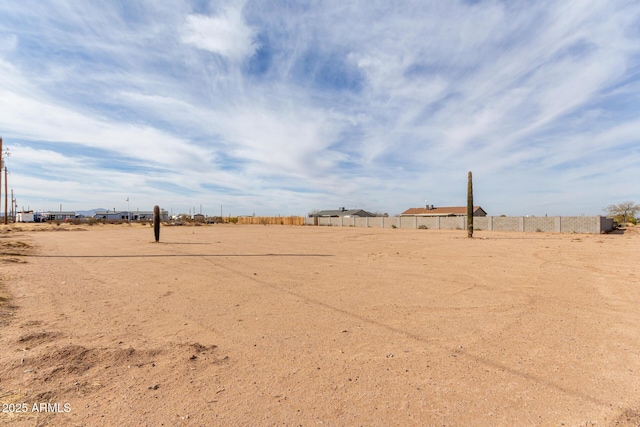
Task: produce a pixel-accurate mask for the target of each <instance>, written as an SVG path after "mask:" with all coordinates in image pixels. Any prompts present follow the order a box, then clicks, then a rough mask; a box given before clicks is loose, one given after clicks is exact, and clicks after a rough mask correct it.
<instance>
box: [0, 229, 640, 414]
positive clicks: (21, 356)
mask: <svg viewBox="0 0 640 427" xmlns="http://www.w3.org/2000/svg"><path fill="white" fill-rule="evenodd" d="M52 228H53V229H57V230H58V231H54V230H52ZM152 240H153V231H152V229H151V228H150V227H148V226H146V227H143V226H127V225H120V226H104V225H96V226H92V227H89V226H64V225H63V226H60V227H51V226H45V225H41V226H39V227H38V226H35V225H34V226H30V227H24V226H23V227H20V226H12V227H9V228H7V227H5V228H0V403H2V404H3V408H2V409H3V412H2V413H0V425H12V426H13V425H15V426H44V425H52V426H100V425H104V426H114V425H120V426H160V425H165V426H183V425H184V426H209V425H224V426H229V425H256V426H257V425H260V426H262V425H265V426H269V425H304V426H308V425H319V424H322V425H331V426H338V425H340V426H342V425H348V426H359V425H363V426H388V425H419V426H425V425H430V426H462V425H465V426H466V425H492V426H526V425H536V426H537V425H544V426H561V425H566V426H591V425H597V426H637V425H639V424H640V270H639V269H638V262H637V258H638V254H640V250H639V248H640V233H638V232H637V231H635V230H628V231H627V232H626V233H625V234H622V235H581V234H572V235H554V234H544V233H498V232H495V233H494V232H477V233H476V237H475V238H474V239H472V240H469V239H466V238H465V232H464V231H436V230H399V229H398V230H393V229H367V228H333V227H294V226H262V225H255V226H249V225H247V226H239V225H213V226H201V227H164V228H163V229H162V234H161V243H153V242H152ZM18 410H20V411H21V412H17V411H18Z"/></svg>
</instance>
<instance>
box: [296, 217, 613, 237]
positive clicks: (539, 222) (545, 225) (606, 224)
mask: <svg viewBox="0 0 640 427" xmlns="http://www.w3.org/2000/svg"><path fill="white" fill-rule="evenodd" d="M313 223H314V218H309V221H307V220H305V224H309V225H312V224H313ZM318 225H323V226H328V225H330V226H334V227H375V228H393V227H394V226H395V227H396V228H405V229H415V228H419V227H420V226H421V225H424V226H426V227H427V228H428V229H435V230H439V229H440V230H466V225H467V218H466V217H464V216H458V217H428V216H424V217H420V216H419V217H409V216H407V217H369V218H358V217H352V218H341V217H334V218H326V217H322V218H318ZM473 226H474V228H475V229H476V230H486V231H521V232H536V231H542V232H546V233H595V234H599V233H601V232H608V231H611V230H613V220H612V219H610V218H603V217H600V216H591V217H589V216H563V217H559V216H555V217H522V216H511V217H497V216H493V217H492V216H487V217H474V218H473Z"/></svg>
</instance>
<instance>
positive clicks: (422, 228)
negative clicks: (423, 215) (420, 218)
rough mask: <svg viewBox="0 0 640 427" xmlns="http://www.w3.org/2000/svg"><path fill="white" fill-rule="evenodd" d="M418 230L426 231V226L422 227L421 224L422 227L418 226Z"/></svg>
mask: <svg viewBox="0 0 640 427" xmlns="http://www.w3.org/2000/svg"><path fill="white" fill-rule="evenodd" d="M418 229H419V230H426V229H427V226H426V225H424V224H422V225H419V226H418Z"/></svg>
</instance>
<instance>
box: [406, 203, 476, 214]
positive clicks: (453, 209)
mask: <svg viewBox="0 0 640 427" xmlns="http://www.w3.org/2000/svg"><path fill="white" fill-rule="evenodd" d="M400 216H467V207H466V206H447V207H444V206H443V207H434V206H433V205H427V206H425V207H424V208H409V209H407V210H406V211H404V212H402V213H401V214H400ZM473 216H487V213H486V212H485V210H484V209H482V208H481V207H480V206H474V207H473Z"/></svg>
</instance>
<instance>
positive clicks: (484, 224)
mask: <svg viewBox="0 0 640 427" xmlns="http://www.w3.org/2000/svg"><path fill="white" fill-rule="evenodd" d="M464 222H465V224H464V225H465V230H466V229H467V227H466V226H467V219H466V218H465V221H464ZM473 229H474V230H488V229H489V217H488V216H474V217H473Z"/></svg>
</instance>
